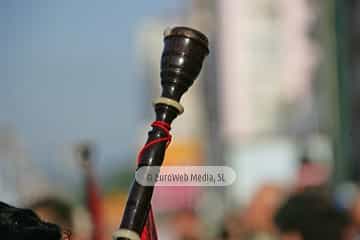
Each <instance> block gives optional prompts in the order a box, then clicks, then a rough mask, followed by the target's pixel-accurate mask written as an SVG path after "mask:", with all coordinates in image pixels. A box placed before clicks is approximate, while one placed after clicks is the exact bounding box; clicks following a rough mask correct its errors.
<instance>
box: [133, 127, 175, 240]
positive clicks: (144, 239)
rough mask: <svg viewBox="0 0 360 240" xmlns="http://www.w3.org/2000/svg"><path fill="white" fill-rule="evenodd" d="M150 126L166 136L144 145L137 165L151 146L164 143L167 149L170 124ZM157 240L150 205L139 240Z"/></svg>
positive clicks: (169, 139)
mask: <svg viewBox="0 0 360 240" xmlns="http://www.w3.org/2000/svg"><path fill="white" fill-rule="evenodd" d="M151 126H152V127H157V128H160V129H161V130H162V131H163V132H164V133H165V134H166V136H165V137H162V138H157V139H154V140H152V141H150V142H148V143H146V144H145V146H144V147H143V148H142V149H141V150H140V152H139V155H138V158H137V164H140V161H141V158H142V156H143V154H144V152H145V151H146V150H147V149H148V148H149V147H151V146H152V145H154V144H157V143H160V142H166V147H168V146H169V144H170V142H171V135H170V124H168V123H166V122H163V121H155V122H153V123H152V124H151ZM157 239H158V237H157V231H156V226H155V220H154V214H153V211H152V207H151V204H150V209H149V213H148V217H147V219H146V223H145V226H144V229H143V231H142V233H141V240H157Z"/></svg>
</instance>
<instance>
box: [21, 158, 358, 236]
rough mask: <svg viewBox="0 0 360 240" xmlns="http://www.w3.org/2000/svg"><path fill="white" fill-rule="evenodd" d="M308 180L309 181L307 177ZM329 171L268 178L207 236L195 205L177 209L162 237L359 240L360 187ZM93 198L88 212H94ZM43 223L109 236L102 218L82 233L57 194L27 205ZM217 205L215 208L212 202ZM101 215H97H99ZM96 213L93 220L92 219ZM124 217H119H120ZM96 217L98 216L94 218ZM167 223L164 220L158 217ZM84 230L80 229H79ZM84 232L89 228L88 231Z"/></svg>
mask: <svg viewBox="0 0 360 240" xmlns="http://www.w3.org/2000/svg"><path fill="white" fill-rule="evenodd" d="M304 178H305V180H304ZM329 179H330V178H329V174H327V171H325V170H324V169H322V168H321V167H320V166H317V164H314V163H311V162H310V161H308V160H307V159H302V161H301V165H300V168H299V173H298V181H297V182H296V183H295V184H292V187H283V186H282V185H280V184H276V183H271V182H267V183H264V184H263V185H261V186H260V187H259V188H258V190H257V191H256V192H255V193H254V194H253V195H252V198H251V200H250V201H249V202H248V203H247V204H245V205H243V206H242V207H236V208H232V209H229V210H228V212H227V213H226V214H225V215H224V217H223V219H222V221H221V222H220V224H218V225H217V226H213V227H215V231H214V232H216V236H213V237H211V238H210V237H209V234H208V233H209V232H210V230H211V229H208V226H206V224H205V222H206V221H204V220H205V219H204V218H203V216H201V214H199V213H198V212H197V211H196V209H191V208H187V209H181V210H177V211H174V212H172V213H170V214H168V216H167V217H166V218H165V224H162V223H161V221H160V227H159V229H158V230H159V235H160V239H162V240H167V239H173V240H201V239H214V240H319V239H326V240H356V239H360V190H359V189H358V187H357V186H356V185H355V184H345V185H342V186H335V187H334V186H333V184H332V183H331V182H330V180H329ZM90 205H91V202H88V207H89V208H88V212H89V213H90V215H91V214H94V213H91V211H93V210H92V208H91V206H90ZM26 207H27V208H30V209H32V210H33V211H34V212H35V213H36V214H37V215H38V216H39V217H40V218H41V220H42V221H44V222H49V223H55V224H57V225H58V226H59V227H60V229H62V234H63V235H64V236H65V238H70V239H73V240H85V239H92V240H101V239H107V238H108V237H105V236H107V234H106V233H105V232H106V231H107V230H105V228H104V225H103V226H99V224H101V223H102V221H99V216H97V217H96V216H90V215H89V216H87V218H88V219H90V220H91V221H90V227H89V228H88V229H87V230H86V229H85V230H82V231H83V232H81V231H79V230H78V229H79V227H78V226H77V225H79V222H83V221H84V218H81V217H79V215H78V214H76V212H75V208H74V207H73V206H72V205H71V204H70V203H68V202H66V201H64V200H62V199H59V198H57V197H46V198H42V199H38V200H37V201H35V202H32V203H29V204H28V205H27V206H26ZM213 207H214V206H213ZM98 214H99V213H98ZM94 217H95V218H94ZM119 217H120V216H119ZM96 219H97V220H96ZM160 219H162V221H164V218H160ZM80 229H81V227H80ZM84 231H85V232H84Z"/></svg>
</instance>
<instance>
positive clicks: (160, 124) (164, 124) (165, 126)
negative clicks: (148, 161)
mask: <svg viewBox="0 0 360 240" xmlns="http://www.w3.org/2000/svg"><path fill="white" fill-rule="evenodd" d="M151 126H152V127H157V128H160V129H161V130H163V132H164V133H165V134H166V136H165V137H162V138H157V139H154V140H152V141H150V142H148V143H146V144H145V146H144V147H143V148H142V149H141V150H140V152H139V155H138V158H137V164H139V163H140V161H141V158H142V155H143V154H144V152H145V150H147V149H148V148H149V147H150V146H152V145H154V144H156V143H159V142H166V147H168V146H169V144H170V142H171V134H170V124H168V123H167V122H163V121H155V122H153V123H152V124H151Z"/></svg>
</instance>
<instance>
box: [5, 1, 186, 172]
mask: <svg viewBox="0 0 360 240" xmlns="http://www.w3.org/2000/svg"><path fill="white" fill-rule="evenodd" d="M183 12H184V2H183V1H180V0H152V1H122V0H109V1H88V0H77V1H74V0H62V1H27V0H23V1H20V0H3V1H0V24H1V25H0V126H11V127H12V128H14V129H15V130H16V131H17V133H18V135H19V136H20V137H21V138H22V139H23V141H24V143H25V147H26V149H27V151H28V153H29V154H30V158H31V159H33V160H34V161H37V162H39V163H41V164H45V165H44V168H45V169H46V165H47V166H51V165H52V164H53V163H54V161H55V160H56V158H57V157H56V149H57V148H58V146H61V145H64V144H70V143H73V142H76V141H78V140H81V139H91V140H94V141H95V142H96V143H97V144H98V146H99V149H100V158H101V159H100V161H101V163H102V164H105V165H104V169H106V164H108V165H109V166H110V165H111V164H112V163H111V162H107V161H108V160H107V158H108V159H109V158H112V157H114V158H115V159H126V158H128V157H129V156H131V154H133V151H135V149H134V147H135V145H136V144H137V141H138V130H136V127H138V126H139V124H140V123H142V122H143V120H142V119H143V118H144V114H143V113H142V112H143V110H144V108H145V97H144V95H146V94H147V93H146V92H145V91H146V89H145V87H144V82H143V80H140V79H137V78H136V72H137V67H138V65H137V63H136V61H135V58H134V57H135V56H134V51H135V48H136V46H135V43H136V41H135V39H134V38H135V36H136V31H137V29H138V28H139V25H141V24H142V23H144V21H146V19H147V18H149V17H152V16H155V17H156V16H164V15H166V16H167V17H169V16H171V14H174V15H177V14H182V13H183ZM169 25H171V22H170V23H169ZM164 27H166V26H164ZM160 34H161V33H160ZM160 34H159V41H161V40H162V39H161V38H162V36H161V35H160ZM159 60H160V59H159ZM147 106H149V107H150V104H149V105H147ZM145 131H146V129H144V133H145Z"/></svg>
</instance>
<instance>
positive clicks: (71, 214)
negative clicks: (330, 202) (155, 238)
mask: <svg viewBox="0 0 360 240" xmlns="http://www.w3.org/2000/svg"><path fill="white" fill-rule="evenodd" d="M359 11H360V6H359V4H358V2H357V1H341V0H328V1H325V0H324V1H322V0H297V1H289V0H251V1H248V0H243V1H237V0H228V1H211V0H192V1H190V0H187V1H184V0H182V1H180V0H166V1H165V0H152V1H119V0H110V1H85V0H78V1H70V0H65V1H21V0H11V1H10V0H5V1H1V2H0V19H1V20H0V26H1V27H0V36H1V37H0V53H1V54H0V200H1V201H5V202H8V203H11V204H14V205H18V206H32V207H33V208H37V209H40V210H41V209H43V208H47V209H49V208H59V206H60V205H61V206H63V208H62V209H65V210H66V209H67V210H66V211H65V210H64V211H62V212H61V213H64V212H66V213H68V215H66V214H63V215H61V214H60V215H61V216H62V217H63V218H62V219H63V221H67V223H64V226H67V227H68V228H71V229H72V231H73V234H74V236H75V237H76V238H78V239H97V240H99V239H109V238H110V236H111V233H112V232H113V231H114V229H116V227H117V225H118V224H119V223H120V219H121V215H122V209H123V206H124V203H125V201H126V197H127V191H128V188H129V186H130V183H131V181H132V177H133V172H134V170H135V167H136V165H135V159H136V155H137V151H138V149H140V148H141V146H142V145H143V144H144V142H145V140H146V136H147V135H146V133H147V131H148V130H149V129H150V128H149V124H150V123H151V122H152V121H153V119H154V113H153V108H152V105H151V101H152V100H153V99H154V98H156V97H157V96H159V92H160V77H159V69H160V56H161V51H162V40H163V36H162V33H163V30H164V29H165V28H166V27H168V26H176V25H185V26H189V27H193V28H195V29H198V30H200V31H202V32H203V33H205V34H206V35H207V36H208V37H209V40H210V55H209V57H208V58H207V60H206V62H205V64H204V68H203V71H202V73H201V76H200V77H199V79H198V80H197V81H196V82H195V84H194V87H193V88H192V89H191V90H190V91H189V93H188V94H186V95H185V97H184V100H183V105H184V107H185V113H184V114H183V115H181V116H180V117H179V118H178V119H177V120H176V121H175V122H174V124H173V131H172V133H173V136H174V138H173V141H172V143H171V145H170V147H169V149H168V151H167V154H166V159H165V165H226V166H230V167H232V168H233V169H234V170H235V171H236V173H237V180H236V182H235V183H234V184H233V185H231V186H229V187H214V188H200V187H193V188H191V187H186V188H185V187H184V188H166V187H162V188H158V189H157V190H156V192H155V195H154V198H153V205H154V209H155V213H156V215H157V222H158V228H159V235H160V239H209V238H216V237H219V235H218V234H219V232H221V231H222V229H221V226H223V225H224V224H225V225H227V222H226V221H230V222H231V223H234V222H237V221H240V222H241V221H243V219H247V220H246V222H248V223H249V222H252V221H253V224H251V225H252V227H253V228H254V229H255V230H254V231H257V230H258V229H260V230H259V231H261V232H264V231H267V224H269V223H268V222H269V221H270V220H269V219H271V217H269V219H265V220H264V219H262V220H258V219H253V216H254V215H257V216H258V215H259V214H258V213H259V211H260V215H262V216H267V214H269V215H271V214H272V213H271V212H272V210H273V208H274V207H272V205H271V206H268V205H269V204H270V203H269V201H268V200H269V199H270V200H271V199H273V200H274V199H275V200H274V201H275V202H276V201H279V200H277V199H278V198H280V197H281V196H282V195H283V194H286V193H288V192H291V191H295V189H296V190H297V189H302V188H304V187H305V186H320V185H324V184H326V185H327V186H328V187H329V188H330V189H331V190H332V191H333V192H334V193H335V195H336V197H335V198H336V199H340V200H341V203H342V204H344V206H345V207H349V206H350V205H349V204H351V203H353V202H354V201H356V194H354V193H357V185H356V184H357V183H358V182H359V180H360V162H359V160H358V158H359V156H360V149H359V148H358V143H359V141H360V131H359V129H360V128H359V127H360V116H359V113H358V111H359V109H360V102H359V101H360V90H359V87H360V85H359V81H358V80H359V77H360V76H359V71H358V70H357V66H358V64H359V59H360V54H359V48H358V46H357V45H356V44H355V43H356V42H357V41H358V38H359V36H360V33H359V29H360V28H359V24H360V19H359V17H358V16H359V15H358V14H357V13H358V12H359ZM271 194H272V195H271ZM271 196H274V197H271ZM340 200H339V201H340ZM262 201H266V203H262ZM59 204H60V205H59ZM40 210H39V211H40ZM40 212H41V211H40ZM255 212H256V213H257V214H255ZM268 212H269V213H268ZM46 214H49V213H48V212H47V213H46ZM50 215H51V214H50ZM53 215H54V214H53ZM55 215H56V214H55ZM61 216H60V217H59V216H57V219H58V218H61ZM50 219H52V218H51V217H50ZM228 219H232V220H228ZM238 219H240V220H238ZM261 221H263V222H261ZM264 221H265V222H264ZM257 224H258V225H259V226H260V227H258V229H256V226H258V225H257ZM245 225H246V224H245ZM228 226H230V227H229V228H231V224H228ZM245 227H246V226H245ZM245 227H244V228H245ZM262 227H263V228H262ZM235 228H236V227H235ZM241 229H242V228H241ZM241 229H235V230H231V231H235V232H236V231H240V230H241ZM229 231H230V230H229ZM204 232H205V235H204ZM185 235H186V236H190V237H188V238H181V237H179V236H185ZM199 235H202V236H201V237H199ZM94 236H95V237H94ZM191 237H193V238H191ZM233 239H240V238H233ZM259 239H260V238H259ZM264 239H265V238H264Z"/></svg>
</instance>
